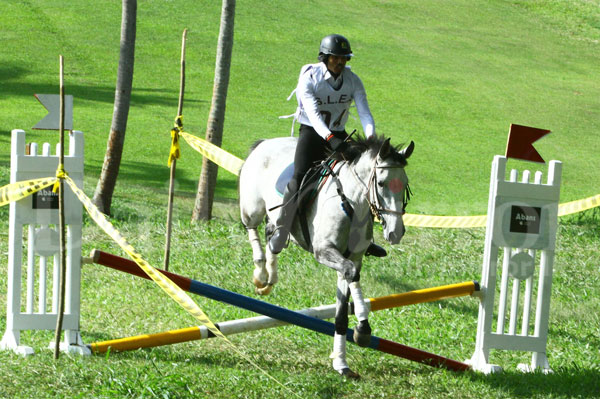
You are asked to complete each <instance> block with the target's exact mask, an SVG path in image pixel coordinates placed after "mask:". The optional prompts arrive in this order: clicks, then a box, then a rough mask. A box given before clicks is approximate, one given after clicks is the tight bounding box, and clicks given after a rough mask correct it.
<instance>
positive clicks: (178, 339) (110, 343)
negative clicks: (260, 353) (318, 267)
mask: <svg viewBox="0 0 600 399" xmlns="http://www.w3.org/2000/svg"><path fill="white" fill-rule="evenodd" d="M478 288H479V287H478V285H477V283H476V282H473V281H469V282H465V283H460V284H452V285H447V286H441V287H435V288H428V289H425V290H417V291H412V292H407V293H404V294H395V295H388V296H384V297H379V298H368V299H366V300H365V302H366V305H367V307H368V308H369V309H370V310H371V311H377V310H382V309H388V308H393V307H399V306H406V305H413V304H417V303H424V302H431V301H435V300H441V299H447V298H455V297H458V296H466V295H472V294H473V293H474V292H476V291H478V290H479V289H478ZM335 307H336V306H335V304H332V305H323V306H318V307H314V308H308V309H302V310H298V311H297V312H298V313H302V314H304V315H307V316H311V317H316V318H318V319H331V318H333V317H334V316H335ZM353 308H354V307H353V304H352V303H350V309H349V312H348V313H349V314H352V313H354V309H353ZM285 325H288V323H284V322H283V321H280V320H276V319H272V318H270V317H268V316H257V317H249V318H246V319H239V320H230V321H225V322H222V323H217V324H216V326H217V328H218V329H219V330H220V331H221V332H222V333H223V335H233V334H239V333H244V332H250V331H258V330H264V329H267V328H273V327H280V326H285ZM213 337H214V335H213V334H212V333H211V332H210V331H209V330H208V329H207V328H206V327H204V326H194V327H188V328H182V329H177V330H171V331H165V332H161V333H156V334H142V335H137V336H133V337H126V338H119V339H113V340H107V341H102V342H95V343H92V344H91V345H90V347H91V349H92V351H93V352H95V353H104V352H106V351H108V349H109V348H110V350H111V351H127V350H135V349H140V348H151V347H155V346H163V345H172V344H178V343H182V342H188V341H195V340H200V339H208V338H213Z"/></svg>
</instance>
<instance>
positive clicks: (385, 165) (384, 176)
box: [368, 139, 415, 244]
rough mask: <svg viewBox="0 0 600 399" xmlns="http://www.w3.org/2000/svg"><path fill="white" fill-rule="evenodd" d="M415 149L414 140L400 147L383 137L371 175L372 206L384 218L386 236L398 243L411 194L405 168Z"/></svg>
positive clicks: (391, 241) (388, 239)
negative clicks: (402, 147) (397, 147)
mask: <svg viewBox="0 0 600 399" xmlns="http://www.w3.org/2000/svg"><path fill="white" fill-rule="evenodd" d="M414 148H415V143H414V142H412V141H411V142H410V144H409V145H408V146H407V147H406V148H404V149H402V150H398V149H396V148H393V147H392V146H391V145H390V139H386V140H384V141H383V143H382V144H381V146H380V148H379V151H378V153H377V157H376V159H375V164H374V167H373V172H372V173H371V177H370V178H369V184H368V187H369V202H370V204H371V209H372V211H373V213H374V214H375V215H376V216H377V217H378V218H379V220H380V221H381V223H382V225H383V236H384V238H385V239H386V241H388V242H389V243H390V244H398V243H399V242H400V240H401V239H402V236H404V232H405V229H404V222H403V220H402V216H403V215H404V212H405V210H406V205H407V204H408V200H409V199H410V194H411V192H410V188H409V186H408V176H407V175H406V171H405V169H404V168H405V167H406V165H407V159H408V158H409V157H410V155H411V154H412V152H413V150H414Z"/></svg>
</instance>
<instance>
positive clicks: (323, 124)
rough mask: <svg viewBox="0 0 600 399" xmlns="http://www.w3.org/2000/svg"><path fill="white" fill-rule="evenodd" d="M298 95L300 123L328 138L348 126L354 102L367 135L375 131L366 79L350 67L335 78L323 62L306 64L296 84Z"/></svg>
mask: <svg viewBox="0 0 600 399" xmlns="http://www.w3.org/2000/svg"><path fill="white" fill-rule="evenodd" d="M296 98H297V99H298V111H297V118H298V120H299V121H300V123H302V124H305V125H309V126H312V127H313V128H314V129H315V130H316V131H317V133H318V134H319V135H320V136H321V137H323V138H324V139H326V138H327V136H329V135H330V134H331V131H342V130H344V129H345V126H346V121H347V120H348V110H349V108H350V105H351V104H352V101H354V103H355V104H356V109H357V111H358V116H359V118H360V122H361V124H362V127H363V131H364V133H365V136H366V137H370V136H372V135H373V134H375V122H374V120H373V116H372V115H371V110H370V109H369V104H368V103H367V93H366V92H365V88H364V86H363V83H362V81H361V80H360V78H359V77H358V76H357V75H356V74H355V73H354V72H352V71H351V70H350V67H346V68H344V70H343V71H342V73H341V74H340V76H338V78H337V79H335V78H334V77H333V75H331V73H330V72H329V70H328V69H327V67H326V66H325V64H324V63H322V62H320V63H318V64H308V65H304V66H303V67H302V69H301V71H300V77H299V79H298V86H297V87H296Z"/></svg>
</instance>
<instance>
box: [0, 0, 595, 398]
mask: <svg viewBox="0 0 600 399" xmlns="http://www.w3.org/2000/svg"><path fill="white" fill-rule="evenodd" d="M2 14H3V16H4V18H1V19H0V40H1V42H2V44H3V46H2V58H1V59H0V82H1V83H0V144H1V148H3V150H2V151H0V186H1V185H4V184H6V183H8V182H9V175H10V170H9V162H10V161H9V160H10V150H9V148H10V130H11V129H15V128H21V129H24V130H26V131H27V138H28V141H36V142H43V141H49V142H52V143H55V142H56V141H58V138H57V135H56V134H55V132H50V131H32V130H31V126H33V125H35V124H36V123H37V122H38V121H39V120H40V119H41V118H42V117H43V116H44V115H45V110H44V109H43V107H41V106H40V105H39V104H38V103H37V101H36V100H35V99H34V97H33V94H34V93H43V94H45V93H58V56H59V54H62V55H63V56H64V57H65V84H66V93H67V94H72V95H73V96H74V98H75V100H74V101H75V107H74V126H75V128H76V129H77V130H81V131H83V132H84V134H85V140H86V144H85V152H86V160H85V173H86V177H85V183H84V189H85V191H86V193H88V195H89V196H91V195H92V193H93V190H94V188H95V185H96V181H97V178H98V176H99V173H100V169H101V167H102V161H103V158H104V152H105V149H106V139H107V135H108V131H109V127H110V121H111V117H112V105H113V99H114V85H115V81H116V68H117V63H118V53H119V49H118V44H119V29H120V18H121V10H120V2H118V1H112V2H109V1H102V2H96V3H94V5H93V8H92V6H91V3H90V2H85V1H81V0H74V1H70V2H67V3H65V2H64V1H58V0H44V1H41V0H29V1H27V2H23V1H16V0H5V1H4V2H3V4H2ZM7 16H10V18H8V17H7ZM219 17H220V2H218V1H207V0H201V1H195V2H190V1H183V0H170V1H169V0H162V1H159V0H151V1H150V0H149V1H143V2H142V1H140V2H139V4H138V31H137V44H136V65H135V76H134V90H133V95H132V106H131V111H130V116H129V122H128V130H127V138H126V143H125V146H126V148H125V152H124V154H123V163H122V167H121V172H120V175H119V182H118V185H117V188H116V192H115V197H114V200H113V205H112V213H113V214H112V220H113V222H114V224H115V225H116V226H117V227H118V228H119V230H120V231H121V232H122V233H123V235H124V236H125V237H127V238H128V240H129V241H130V242H131V243H132V244H133V246H134V247H135V248H136V249H137V250H138V251H139V252H140V253H142V254H143V255H144V258H145V259H146V260H148V261H149V262H150V263H151V264H152V265H154V266H156V267H158V266H160V265H161V264H162V256H163V254H162V252H163V240H164V230H165V227H164V226H165V218H166V217H165V215H166V209H165V208H166V202H167V199H166V192H167V188H168V178H169V169H168V168H167V166H166V160H167V156H168V151H169V146H170V135H169V130H170V128H171V126H172V124H173V119H174V118H175V116H176V115H175V112H176V109H177V108H176V107H177V96H178V89H179V54H180V40H181V33H182V31H183V29H184V28H186V27H187V28H189V35H188V48H187V82H186V84H187V86H186V100H185V105H184V112H183V114H184V124H185V130H186V131H188V132H189V133H191V134H195V135H197V136H200V137H203V136H204V129H205V126H206V119H207V116H208V110H209V106H210V98H211V91H212V75H213V72H214V58H215V53H216V50H215V46H216V41H217V34H218V27H219ZM598 21H600V11H599V7H598V2H597V1H584V0H580V1H558V0H554V1H551V0H548V1H541V0H539V1H538V0H536V1H503V0H494V1H485V2H484V1H477V2H473V1H465V0H457V1H453V2H446V1H435V0H425V1H420V2H400V1H384V0H367V1H352V0H344V1H341V2H338V3H336V4H333V3H331V2H326V1H322V0H313V1H295V0H278V1H277V2H271V3H268V2H260V1H257V0H240V1H238V2H237V10H236V25H235V40H236V41H235V45H234V51H233V60H232V65H231V68H232V69H231V83H230V89H229V95H228V103H227V117H226V122H225V136H224V141H223V148H224V149H226V150H228V151H230V152H231V153H233V154H235V155H236V156H238V157H241V158H243V157H245V155H246V152H247V149H248V148H249V146H250V145H251V144H252V143H253V142H254V141H255V140H257V139H259V138H264V137H276V136H284V135H287V134H289V131H290V126H291V122H290V120H289V119H288V120H279V119H278V116H280V115H287V114H291V113H292V112H293V111H294V109H295V102H294V101H290V102H286V101H285V98H286V97H287V96H288V94H289V93H290V92H291V90H292V89H293V88H294V85H295V83H296V79H297V74H298V72H299V69H300V67H301V65H303V64H305V63H308V62H314V61H315V59H316V53H317V49H318V43H319V40H320V38H321V37H323V36H325V35H327V34H329V33H332V32H338V33H342V34H344V35H345V36H346V37H348V38H349V40H350V42H351V44H352V48H353V51H354V53H355V55H356V57H355V58H354V59H353V60H352V61H351V63H350V65H351V66H352V68H353V70H354V71H355V72H357V74H358V75H359V76H360V77H361V78H362V79H363V81H364V83H365V86H366V88H367V93H368V95H369V102H370V105H371V109H372V112H373V114H374V117H375V120H376V124H377V130H378V132H379V133H383V134H386V135H388V136H391V137H392V139H393V140H392V141H393V142H394V143H397V144H399V143H401V142H408V141H409V140H414V141H415V143H416V149H415V152H414V154H413V156H412V157H411V159H410V165H409V168H408V170H407V171H408V174H409V177H410V179H411V187H412V188H413V191H414V193H415V195H414V198H413V200H412V201H411V204H410V208H409V210H408V211H409V212H410V213H422V214H435V215H476V214H484V213H485V212H486V209H487V208H486V205H487V197H488V188H489V170H490V165H491V162H492V158H493V156H494V155H496V154H503V153H504V150H505V146H506V138H507V133H508V128H509V125H510V124H511V123H518V124H523V125H529V126H534V127H538V128H545V129H550V130H552V132H553V133H552V134H551V135H549V136H547V137H545V138H544V139H542V140H540V141H539V142H538V143H536V148H537V149H538V151H539V152H540V154H541V155H542V156H543V157H544V158H545V159H546V160H547V161H548V160H551V159H558V160H561V161H562V162H563V163H564V166H563V179H562V182H563V184H562V188H561V202H566V201H571V200H576V199H580V198H584V197H589V196H592V195H595V194H598V193H599V192H600V186H599V184H598V181H600V167H599V166H600V164H599V162H598V158H597V153H598V150H599V149H600V144H598V140H597V132H598V131H599V130H600V129H599V127H600V80H599V79H598V76H599V75H600V73H599V72H600V66H599V65H600V64H599V63H598V57H597V54H598V49H599V47H598V46H599V45H600V23H599V22H598ZM358 126H359V123H358V122H357V121H353V120H351V121H350V123H349V125H348V128H349V130H351V129H353V128H355V127H358ZM182 150H183V158H182V159H181V160H180V161H179V162H178V164H177V193H176V200H175V209H174V214H175V224H174V238H173V244H172V245H173V250H172V255H171V256H172V258H171V265H172V271H174V272H176V273H180V274H182V275H185V276H188V277H191V278H194V279H198V280H201V281H205V282H208V283H211V284H214V285H217V286H219V287H223V288H225V289H229V290H232V291H236V292H239V293H242V294H245V295H254V294H253V291H252V286H251V280H250V276H251V272H252V262H251V249H250V246H249V245H248V243H247V240H246V233H245V231H244V229H243V228H242V227H241V225H240V223H239V221H238V216H237V209H236V206H235V199H236V198H237V182H236V177H235V176H233V175H231V174H229V173H228V172H225V171H221V172H220V175H219V182H218V188H217V203H216V204H215V215H216V219H215V220H213V221H211V222H210V223H199V224H193V225H192V224H190V222H189V218H190V215H191V210H192V207H193V201H194V196H195V192H196V185H197V179H198V176H199V173H200V170H199V169H200V165H201V156H200V155H199V154H197V153H195V152H194V151H193V150H192V149H191V148H190V147H187V146H186V145H184V146H183V147H182ZM510 166H511V167H516V168H518V169H523V168H524V167H525V168H528V169H533V170H536V168H539V169H540V170H544V171H545V170H546V167H545V166H542V165H536V164H531V163H523V162H517V161H512V160H511V161H510ZM52 173H53V171H51V173H49V174H52ZM599 218H600V215H599V213H598V210H597V209H596V210H590V211H587V212H585V213H583V214H578V215H574V216H571V217H567V218H562V219H561V220H560V228H559V232H558V241H557V251H556V259H555V270H554V279H553V293H552V301H551V316H550V317H551V319H550V332H549V340H548V356H549V359H550V365H551V367H552V368H553V369H554V373H553V374H551V375H547V376H545V375H541V374H531V375H523V374H521V373H519V372H517V371H516V368H515V367H516V365H517V364H518V363H520V362H528V361H529V359H528V357H529V356H528V354H526V353H518V352H517V353H513V352H505V351H494V352H493V353H492V359H491V360H492V361H494V362H496V363H498V364H500V365H502V366H505V373H503V374H499V375H493V376H482V375H479V374H476V373H463V374H456V373H452V372H447V371H441V370H437V369H431V368H428V367H426V366H423V365H420V364H415V363H411V362H408V361H404V360H401V359H398V358H394V357H392V356H388V355H381V354H380V353H377V352H374V351H370V350H367V349H362V348H358V347H355V346H350V347H349V351H348V352H349V363H350V365H351V366H352V367H353V368H355V369H356V371H358V372H359V373H360V374H361V375H362V376H363V378H362V380H360V381H358V382H354V381H348V382H344V381H342V380H341V379H340V378H339V377H338V376H337V375H335V374H334V373H333V372H332V371H331V367H330V360H329V358H328V356H329V353H330V351H331V342H332V340H331V339H329V338H327V337H324V336H321V335H318V334H316V333H313V332H309V331H306V330H302V329H300V328H297V327H285V328H278V329H272V330H265V331H261V332H254V333H248V334H242V335H237V336H233V337H231V341H232V342H233V343H234V344H235V345H236V346H237V348H238V349H239V350H241V351H242V352H244V353H245V354H246V355H247V356H249V357H251V358H252V359H253V360H254V361H255V362H256V363H257V364H259V365H260V367H262V368H263V369H264V370H266V372H268V373H269V374H270V375H271V376H272V377H274V378H275V379H277V380H278V381H279V382H280V383H282V384H284V385H285V388H284V387H282V386H281V385H279V384H278V383H276V382H274V381H273V380H272V379H270V378H268V377H267V376H265V374H263V373H262V372H261V371H259V370H257V369H256V368H255V367H253V366H252V365H251V364H249V363H248V362H247V361H246V360H245V359H244V358H243V357H241V356H240V355H238V354H236V353H235V352H234V351H232V350H231V349H230V348H229V347H228V346H227V345H226V344H224V343H223V342H221V341H219V340H216V339H211V340H208V341H206V342H191V343H186V344H178V345H172V346H169V347H160V348H155V349H148V350H140V351H135V352H129V353H120V354H119V353H110V354H108V355H106V356H92V357H88V358H80V357H78V356H66V355H63V356H61V358H60V360H59V361H58V362H56V361H54V360H53V359H52V354H51V352H50V351H48V350H45V349H43V348H45V347H46V346H47V345H48V342H49V341H50V340H51V339H52V337H53V332H49V331H48V332H47V331H35V332H24V333H23V334H22V341H23V342H24V343H27V344H30V345H32V346H33V347H34V348H35V349H36V351H37V352H38V354H37V355H36V356H34V357H31V358H27V359H23V358H20V357H18V356H15V355H13V354H11V353H7V352H0V398H2V399H3V398H29V397H35V398H63V397H76V398H92V397H94V398H205V397H206V398H221V397H222V398H231V397H247V398H280V397H282V396H284V395H285V396H286V397H288V396H289V395H291V394H290V392H289V391H290V390H291V391H292V392H294V393H295V394H297V395H298V396H299V397H303V398H304V397H311V398H312V397H314V398H376V397H401V398H404V397H415V398H432V397H448V398H450V397H461V398H462V397H465V398H471V397H472V398H481V397H486V398H488V397H489V398H507V397H511V398H571V397H577V398H596V397H598V396H599V395H600V383H599V381H600V368H599V367H598V364H600V333H599V331H600V330H599V328H598V326H599V325H600V319H599V315H600V302H599V299H598V298H600V257H599V255H598V251H597V248H598V247H599V246H600V238H599V237H600V223H599ZM377 229H378V231H376V233H375V237H376V240H377V241H378V243H381V242H382V241H383V239H382V236H381V231H380V227H378V228H377ZM7 231H8V207H2V208H0V236H2V237H4V239H2V240H0V252H1V253H2V254H6V253H7V252H8V250H9V249H8V233H7ZM484 235H485V231H484V229H469V230H439V229H416V228H413V229H409V230H408V232H407V234H406V236H405V237H404V239H403V241H402V243H401V244H400V245H399V246H397V247H393V248H392V247H390V246H386V248H387V249H388V251H389V252H390V256H388V257H387V258H385V259H371V258H369V259H368V260H367V261H366V262H365V267H364V269H363V274H362V284H363V290H364V292H365V295H366V296H368V297H376V296H381V295H387V294H391V293H396V292H403V291H407V290H412V289H417V288H425V287H430V286H436V285H443V284H449V283H456V282H462V281H466V280H473V279H480V278H481V263H482V256H483V243H484ZM92 248H98V249H102V250H106V251H108V252H111V253H116V254H119V255H122V252H121V251H120V250H119V249H118V248H117V247H116V245H115V244H114V243H112V242H111V240H110V239H109V238H107V237H106V236H105V235H104V233H102V232H101V231H100V229H99V228H98V227H96V226H95V225H94V223H93V222H92V221H90V220H89V219H88V218H87V217H86V225H85V228H84V254H87V253H88V252H89V250H91V249H92ZM0 259H1V260H0V270H6V267H4V265H6V263H7V261H6V259H7V257H6V256H3V257H0ZM280 264H281V267H280V283H279V284H278V285H277V287H276V288H275V290H274V292H273V294H272V295H271V296H269V297H267V298H266V300H268V301H269V302H271V303H274V304H278V305H281V306H285V307H288V308H292V309H299V308H304V307H310V306H316V305H320V304H327V303H333V302H334V300H335V291H334V284H335V276H334V273H333V272H332V271H331V270H329V269H326V268H324V267H323V266H320V265H318V264H316V262H315V261H314V260H313V259H312V257H310V256H309V255H308V254H306V253H303V252H302V251H301V250H300V249H299V248H297V247H293V246H292V247H291V248H290V249H288V250H286V251H284V252H283V253H282V255H281V259H280ZM6 279H7V276H6V272H2V271H0V309H5V307H6V287H7V284H6ZM81 290H82V298H83V300H82V309H81V311H82V315H81V333H82V336H83V339H84V341H85V342H86V343H91V342H95V341H100V340H106V339H112V338H120V337H125V336H130V335H137V334H141V333H155V332H161V331H165V330H168V329H175V328H183V327H188V326H191V325H193V324H195V321H194V319H193V318H192V317H191V316H189V315H188V314H187V313H186V312H185V311H184V310H183V309H181V308H179V307H178V305H176V304H175V303H174V302H173V301H171V300H170V299H169V298H168V297H167V296H166V295H165V294H164V293H162V292H160V291H159V290H158V289H157V287H155V286H154V285H153V284H151V283H149V282H145V281H140V280H139V279H136V278H134V277H131V276H126V275H122V274H118V272H115V271H111V270H108V269H105V268H101V267H100V266H84V270H83V281H82V288H81ZM194 299H195V300H196V302H197V303H198V305H199V306H200V307H201V308H202V309H203V310H204V311H206V312H207V314H208V315H209V317H210V318H211V319H212V320H213V321H215V322H217V321H224V320H231V319H236V318H241V317H249V316H252V315H253V314H251V313H250V312H247V311H244V310H241V309H237V308H232V307H230V306H225V305H223V304H220V303H216V302H214V301H210V300H207V299H204V298H200V297H194ZM477 309H478V304H477V302H476V300H475V299H472V298H459V299H455V300H451V301H444V302H436V303H430V304H423V305H417V306H411V307H407V308H402V309H395V310H388V311H381V312H378V313H375V314H373V315H372V316H371V318H370V319H371V322H372V326H373V328H374V333H375V334H376V335H378V336H381V337H383V338H386V339H391V340H394V341H398V342H401V343H403V344H406V345H410V346H414V347H417V348H420V349H423V350H427V351H430V352H434V353H439V354H441V355H443V356H447V357H450V358H453V359H457V360H464V359H466V358H469V357H470V356H471V355H472V353H473V349H474V345H475V330H476V324H477ZM5 327H6V321H5V318H4V316H3V313H0V331H4V329H5Z"/></svg>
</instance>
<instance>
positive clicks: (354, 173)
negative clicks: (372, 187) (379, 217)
mask: <svg viewBox="0 0 600 399" xmlns="http://www.w3.org/2000/svg"><path fill="white" fill-rule="evenodd" d="M373 162H374V161H373V160H372V159H370V157H368V156H366V155H365V156H363V157H361V159H359V160H358V161H357V162H356V164H350V163H345V164H343V165H342V167H341V168H340V171H339V173H338V174H339V179H340V182H341V183H342V187H343V189H344V194H345V195H346V197H348V199H350V201H351V202H352V203H353V205H355V206H361V207H365V208H366V209H368V208H369V204H368V200H367V187H368V184H369V181H368V180H369V176H370V174H371V168H372V165H373Z"/></svg>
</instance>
